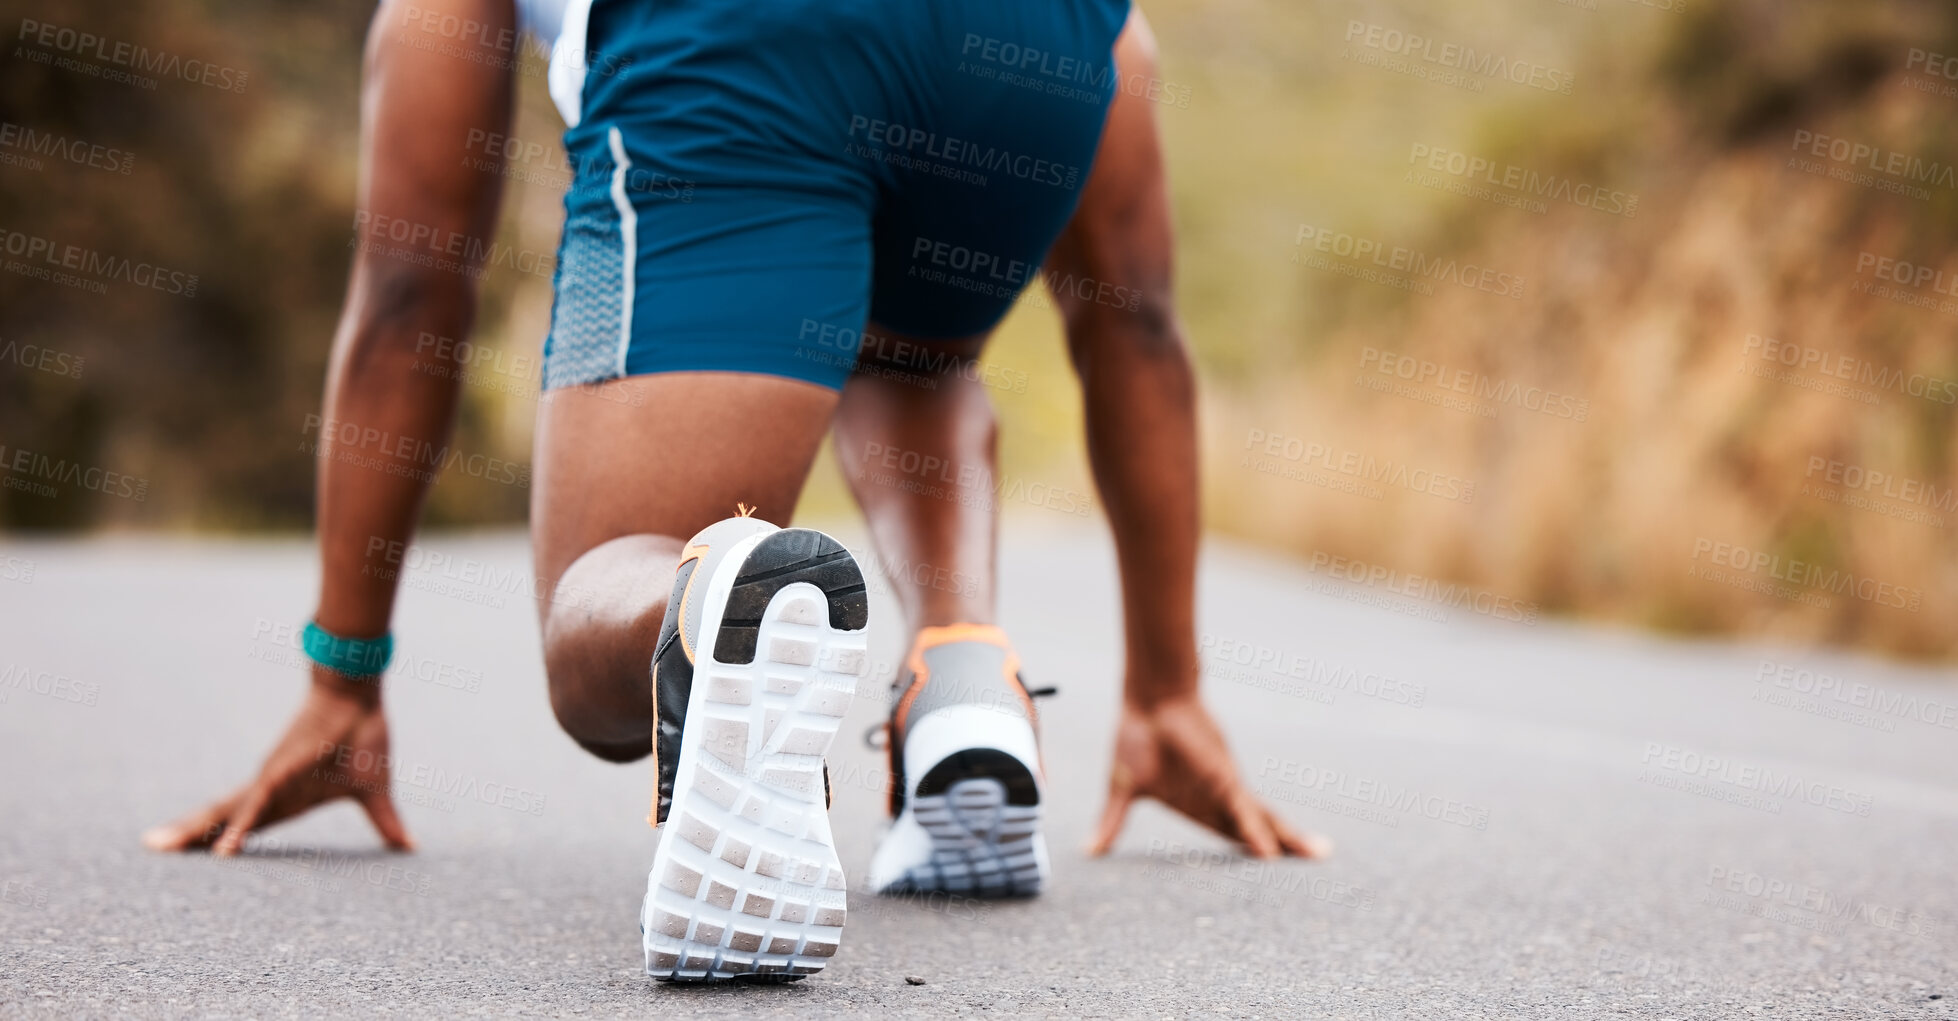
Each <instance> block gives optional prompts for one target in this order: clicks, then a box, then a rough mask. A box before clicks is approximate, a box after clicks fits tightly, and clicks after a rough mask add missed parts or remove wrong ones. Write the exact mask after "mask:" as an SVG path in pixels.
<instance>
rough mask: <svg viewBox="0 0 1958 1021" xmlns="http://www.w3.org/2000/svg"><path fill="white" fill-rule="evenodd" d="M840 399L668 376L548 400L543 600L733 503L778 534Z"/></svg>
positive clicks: (540, 520) (542, 413)
mask: <svg viewBox="0 0 1958 1021" xmlns="http://www.w3.org/2000/svg"><path fill="white" fill-rule="evenodd" d="M835 407H836V391H834V390H831V389H829V388H828V387H824V386H818V385H816V384H812V383H807V382H802V381H798V380H790V379H784V378H781V377H777V376H765V375H755V374H751V373H735V372H671V373H659V374H655V375H650V376H637V377H633V378H631V379H621V380H614V381H612V382H609V383H601V384H597V385H593V386H583V387H572V388H565V389H558V390H553V391H550V393H549V394H548V395H547V396H546V399H545V400H543V401H542V402H541V404H540V407H539V409H538V417H537V445H536V455H535V462H536V463H535V465H534V466H533V468H534V471H533V475H532V492H531V541H532V549H533V557H534V563H535V566H536V574H537V581H538V585H539V591H540V592H542V593H544V594H546V595H547V596H548V595H549V594H550V593H552V592H554V590H555V589H556V586H557V581H558V579H559V578H560V577H562V576H563V574H564V571H565V569H566V568H567V567H569V566H570V565H571V563H572V561H574V560H576V559H578V557H580V556H582V555H583V554H584V553H585V552H586V551H587V550H590V549H591V548H593V547H595V546H597V545H599V544H601V543H605V542H609V541H611V540H613V539H617V538H620V537H622V536H628V535H663V536H669V537H672V538H675V539H678V540H680V541H682V542H684V541H685V540H686V539H687V538H688V537H690V536H692V535H693V534H694V533H695V532H698V531H699V530H700V529H702V528H705V527H706V526H708V525H710V524H712V523H714V522H715V521H719V520H720V519H722V518H726V517H731V516H733V515H734V514H735V513H736V505H737V504H742V503H745V504H748V505H751V506H753V507H755V508H756V510H755V514H756V515H757V516H759V517H762V518H764V519H766V520H769V521H773V522H776V523H777V524H786V523H787V522H788V518H789V515H790V514H791V513H792V512H793V511H794V509H795V501H796V497H797V496H798V495H799V494H800V493H801V491H802V484H803V482H804V480H806V479H807V478H808V476H809V467H810V465H811V463H812V462H813V461H814V460H815V457H816V451H817V449H818V448H819V447H820V445H821V444H822V440H823V437H824V435H825V434H826V433H827V431H828V427H829V419H830V414H831V412H832V411H833V410H834V409H835Z"/></svg>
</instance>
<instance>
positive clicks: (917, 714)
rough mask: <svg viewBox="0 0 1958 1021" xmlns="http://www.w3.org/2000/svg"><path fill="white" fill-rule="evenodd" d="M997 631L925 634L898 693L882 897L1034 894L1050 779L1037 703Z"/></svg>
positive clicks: (881, 861)
mask: <svg viewBox="0 0 1958 1021" xmlns="http://www.w3.org/2000/svg"><path fill="white" fill-rule="evenodd" d="M1046 693H1047V692H1038V693H1036V692H1030V691H1029V690H1028V689H1027V687H1026V684H1025V682H1024V681H1023V680H1022V679H1021V677H1020V657H1019V656H1018V655H1017V654H1015V653H1014V651H1013V647H1012V646H1011V645H1010V644H1008V642H1007V640H1006V634H1005V632H1003V631H1001V630H1000V629H999V628H996V627H991V626H986V625H978V624H955V625H952V626H949V627H932V628H925V629H924V630H922V631H920V632H919V633H918V640H917V643H916V644H915V645H914V646H913V647H912V650H911V654H910V655H909V656H908V657H906V660H905V671H904V673H903V674H902V675H901V677H900V678H899V680H898V682H897V685H896V686H895V687H894V688H893V689H892V695H893V696H894V698H895V702H894V705H893V708H892V712H891V718H890V721H889V722H888V723H886V724H885V729H884V733H885V740H886V742H887V743H888V746H889V750H890V757H891V765H890V768H891V776H892V784H891V804H890V810H891V816H892V819H893V821H892V823H891V829H890V832H888V833H886V834H885V836H884V839H883V842H882V843H881V844H879V845H878V847H877V853H876V855H875V857H873V858H872V860H871V865H870V882H871V888H872V889H874V890H876V891H878V892H879V893H889V894H901V893H915V892H928V891H944V892H952V893H964V894H967V895H970V896H977V897H1012V896H1027V895H1032V894H1036V893H1039V892H1040V890H1041V888H1042V887H1043V886H1045V885H1046V883H1047V876H1048V872H1049V865H1048V860H1047V843H1046V840H1045V839H1044V838H1043V837H1042V836H1041V833H1040V802H1041V797H1042V794H1043V793H1044V790H1045V783H1046V781H1045V780H1044V779H1043V777H1042V773H1041V768H1040V747H1039V741H1038V738H1037V736H1036V734H1035V730H1034V728H1035V726H1036V724H1037V723H1038V716H1037V714H1036V713H1035V712H1034V708H1033V696H1034V695H1035V694H1046Z"/></svg>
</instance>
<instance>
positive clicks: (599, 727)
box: [546, 667, 653, 762]
mask: <svg viewBox="0 0 1958 1021" xmlns="http://www.w3.org/2000/svg"><path fill="white" fill-rule="evenodd" d="M546 674H547V676H548V677H549V678H550V689H551V713H552V715H554V716H556V717H557V725H558V726H559V727H560V728H561V729H563V731H564V733H565V734H566V735H567V736H569V737H570V738H571V740H573V741H576V742H577V743H578V747H580V748H583V749H584V750H586V751H588V752H590V753H592V754H593V755H596V756H598V757H599V758H601V759H604V760H605V761H607V762H637V761H639V760H640V759H643V758H645V757H646V756H648V755H651V754H652V753H653V735H652V733H651V732H648V733H647V734H645V735H644V736H643V737H627V736H624V735H621V734H619V733H618V727H617V726H616V725H611V726H608V725H606V724H607V722H608V721H604V720H601V719H598V718H597V717H596V716H594V714H593V713H592V712H591V710H590V707H589V706H587V705H586V704H585V703H584V701H583V700H582V699H580V698H578V697H577V696H576V695H575V694H573V688H572V686H571V685H570V684H567V683H559V680H558V679H559V677H560V676H561V672H560V671H556V670H550V669H549V668H548V667H547V668H546Z"/></svg>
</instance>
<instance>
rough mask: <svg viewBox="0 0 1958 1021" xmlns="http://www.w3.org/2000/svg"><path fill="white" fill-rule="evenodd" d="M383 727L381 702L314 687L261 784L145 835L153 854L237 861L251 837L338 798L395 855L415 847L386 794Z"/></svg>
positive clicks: (263, 771) (260, 777)
mask: <svg viewBox="0 0 1958 1021" xmlns="http://www.w3.org/2000/svg"><path fill="white" fill-rule="evenodd" d="M387 752H388V724H387V718H386V717H385V716H383V715H382V713H381V705H380V701H379V699H377V698H374V697H372V696H367V697H361V696H359V695H354V694H348V693H345V692H340V691H335V690H332V689H331V688H328V687H326V686H323V685H320V684H315V685H313V687H312V691H311V693H310V694H309V695H307V696H306V704H305V705H303V706H301V707H300V709H299V715H298V716H296V717H294V718H293V721H292V725H291V726H290V727H288V728H287V729H286V733H285V736H284V737H282V738H280V739H279V743H278V745H277V746H276V747H274V748H273V749H272V753H271V754H270V755H268V756H266V759H265V765H264V766H263V767H261V768H260V769H259V773H258V778H257V779H255V780H253V781H252V782H250V783H248V784H246V785H245V786H244V787H242V788H240V789H239V790H238V791H237V792H235V793H233V794H231V795H230V796H228V797H224V798H220V799H219V800H217V801H216V802H214V803H212V804H210V805H208V806H206V807H205V808H203V809H201V810H199V811H196V812H192V813H191V814H189V815H187V816H184V817H183V818H182V819H179V820H177V821H176V822H173V823H170V824H168V825H165V826H158V827H156V828H155V829H152V830H150V831H148V832H146V833H144V834H143V844H144V845H145V846H147V847H148V848H150V850H153V851H187V850H194V849H197V848H203V847H209V848H210V849H211V851H212V852H213V853H215V854H218V855H220V856H228V855H233V854H237V853H238V851H239V849H240V848H242V847H243V846H244V843H245V836H246V835H247V834H249V833H251V832H252V831H253V830H255V829H258V828H260V827H264V826H270V825H272V824H274V823H277V822H281V821H283V820H286V819H290V818H292V817H293V816H296V815H300V814H302V813H304V812H309V811H311V810H312V809H314V808H317V807H319V806H320V805H323V804H326V803H327V802H329V801H333V800H336V799H338V798H352V799H354V800H355V801H357V802H359V803H360V807H362V808H364V809H366V810H367V817H368V818H369V819H371V820H373V823H374V828H375V829H377V830H379V831H381V839H382V840H384V841H386V842H387V845H388V846H389V847H391V848H394V849H396V850H411V849H413V847H414V841H413V840H412V839H410V838H409V836H408V830H407V828H406V827H404V826H402V824H401V817H400V815H398V814H397V813H396V812H395V810H394V800H393V798H392V797H391V796H390V794H389V792H388V758H387Z"/></svg>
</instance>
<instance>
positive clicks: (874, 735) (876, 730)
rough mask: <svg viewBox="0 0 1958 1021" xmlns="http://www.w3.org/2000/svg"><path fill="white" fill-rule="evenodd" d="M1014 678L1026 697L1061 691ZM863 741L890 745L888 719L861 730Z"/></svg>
mask: <svg viewBox="0 0 1958 1021" xmlns="http://www.w3.org/2000/svg"><path fill="white" fill-rule="evenodd" d="M1014 680H1017V681H1019V682H1020V687H1021V688H1022V689H1024V690H1025V691H1026V693H1027V697H1028V698H1053V697H1055V696H1056V695H1059V694H1060V693H1061V689H1060V688H1058V687H1056V686H1055V685H1052V684H1049V685H1047V686H1046V687H1044V688H1029V687H1027V682H1026V681H1025V680H1024V679H1023V678H1019V677H1015V678H1014ZM863 743H864V745H865V746H866V747H868V748H871V749H873V750H875V751H883V750H884V749H886V748H889V747H890V745H891V724H890V721H889V720H885V721H884V722H882V723H873V724H871V725H870V729H869V730H866V731H864V732H863Z"/></svg>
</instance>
